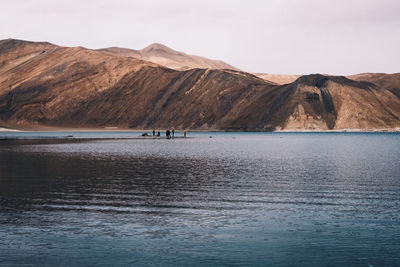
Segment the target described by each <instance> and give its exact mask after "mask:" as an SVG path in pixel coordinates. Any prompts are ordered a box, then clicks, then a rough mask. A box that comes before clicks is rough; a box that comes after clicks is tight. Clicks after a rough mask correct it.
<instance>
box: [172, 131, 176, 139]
mask: <svg viewBox="0 0 400 267" xmlns="http://www.w3.org/2000/svg"><path fill="white" fill-rule="evenodd" d="M174 138H175V129H172V139H174Z"/></svg>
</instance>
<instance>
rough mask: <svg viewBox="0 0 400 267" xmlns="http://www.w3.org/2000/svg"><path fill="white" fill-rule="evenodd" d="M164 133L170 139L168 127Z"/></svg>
mask: <svg viewBox="0 0 400 267" xmlns="http://www.w3.org/2000/svg"><path fill="white" fill-rule="evenodd" d="M165 135H166V136H167V139H170V138H171V131H170V130H169V129H168V130H167V131H166V132H165Z"/></svg>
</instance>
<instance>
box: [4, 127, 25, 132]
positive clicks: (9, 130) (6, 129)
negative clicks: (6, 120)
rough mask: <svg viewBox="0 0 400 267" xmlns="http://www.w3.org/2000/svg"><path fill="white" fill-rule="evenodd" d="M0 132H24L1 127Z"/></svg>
mask: <svg viewBox="0 0 400 267" xmlns="http://www.w3.org/2000/svg"><path fill="white" fill-rule="evenodd" d="M0 132H22V131H21V130H16V129H8V128H3V127H0Z"/></svg>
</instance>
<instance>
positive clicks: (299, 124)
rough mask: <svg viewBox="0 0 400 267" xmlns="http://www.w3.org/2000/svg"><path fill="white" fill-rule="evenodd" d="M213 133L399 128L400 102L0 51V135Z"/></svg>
mask: <svg viewBox="0 0 400 267" xmlns="http://www.w3.org/2000/svg"><path fill="white" fill-rule="evenodd" d="M32 125H46V126H65V127H105V126H118V127H131V128H137V129H143V128H148V129H151V128H167V127H175V128H177V129H183V128H190V129H222V130H259V131H266V130H276V129H278V130H304V129H307V130H326V129H346V128H357V129H376V128H379V129H383V128H391V129H393V128H400V99H399V98H398V97H396V96H395V94H393V92H391V91H389V90H387V89H385V88H382V87H380V86H378V85H375V84H373V83H370V82H363V81H353V80H350V79H347V78H345V77H339V76H326V75H325V76H324V75H319V74H315V75H308V76H302V77H300V78H298V79H297V80H296V81H295V82H293V83H290V84H286V85H281V86H279V85H276V84H273V83H270V82H267V81H265V80H263V79H260V78H258V77H256V76H254V75H252V74H249V73H245V72H240V71H234V70H219V69H217V70H216V69H189V70H186V71H177V70H173V69H170V68H166V67H162V66H160V65H157V64H154V63H151V62H148V61H142V60H138V59H136V58H132V57H126V56H114V55H112V54H108V53H104V52H102V51H95V50H90V49H85V48H81V47H75V48H66V47H59V46H56V45H52V44H48V43H31V42H25V41H18V40H3V41H0V126H9V127H13V126H17V127H18V126H19V127H22V126H32Z"/></svg>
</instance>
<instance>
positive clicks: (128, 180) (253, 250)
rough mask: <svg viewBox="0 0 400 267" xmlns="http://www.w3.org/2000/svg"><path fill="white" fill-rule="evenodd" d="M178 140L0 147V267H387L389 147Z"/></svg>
mask: <svg viewBox="0 0 400 267" xmlns="http://www.w3.org/2000/svg"><path fill="white" fill-rule="evenodd" d="M33 135H35V136H34V137H35V138H37V137H43V136H44V137H49V136H52V135H56V136H57V137H60V136H66V135H73V136H74V137H85V138H88V137H101V138H104V137H111V136H112V137H123V138H125V137H130V136H131V135H134V136H137V135H138V134H137V133H133V134H132V133H112V134H110V133H57V134H54V133H53V134H51V133H44V134H43V133H42V134H38V133H36V134H23V133H7V134H4V133H3V134H0V136H1V137H3V138H4V137H6V138H10V137H18V138H21V137H23V138H32V137H33ZM82 135H83V136H82ZM190 136H192V138H187V139H183V138H181V139H175V140H166V139H160V140H153V139H151V138H150V139H148V140H143V139H117V140H108V139H102V140H90V139H87V140H81V139H79V140H78V139H71V140H58V139H54V140H44V139H43V140H27V139H24V140H18V139H17V140H9V139H8V140H0V265H5V266H9V265H24V264H27V265H28V264H33V265H38V266H66V265H68V266H70V265H73V266H87V265H92V266H93V265H100V266H110V265H120V266H127V265H130V266H189V265H194V266H243V265H245V266H371V265H372V266H400V134H389V133H384V134H362V133H351V134H346V133H324V134H318V133H198V134H190ZM210 136H211V137H212V138H210Z"/></svg>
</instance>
